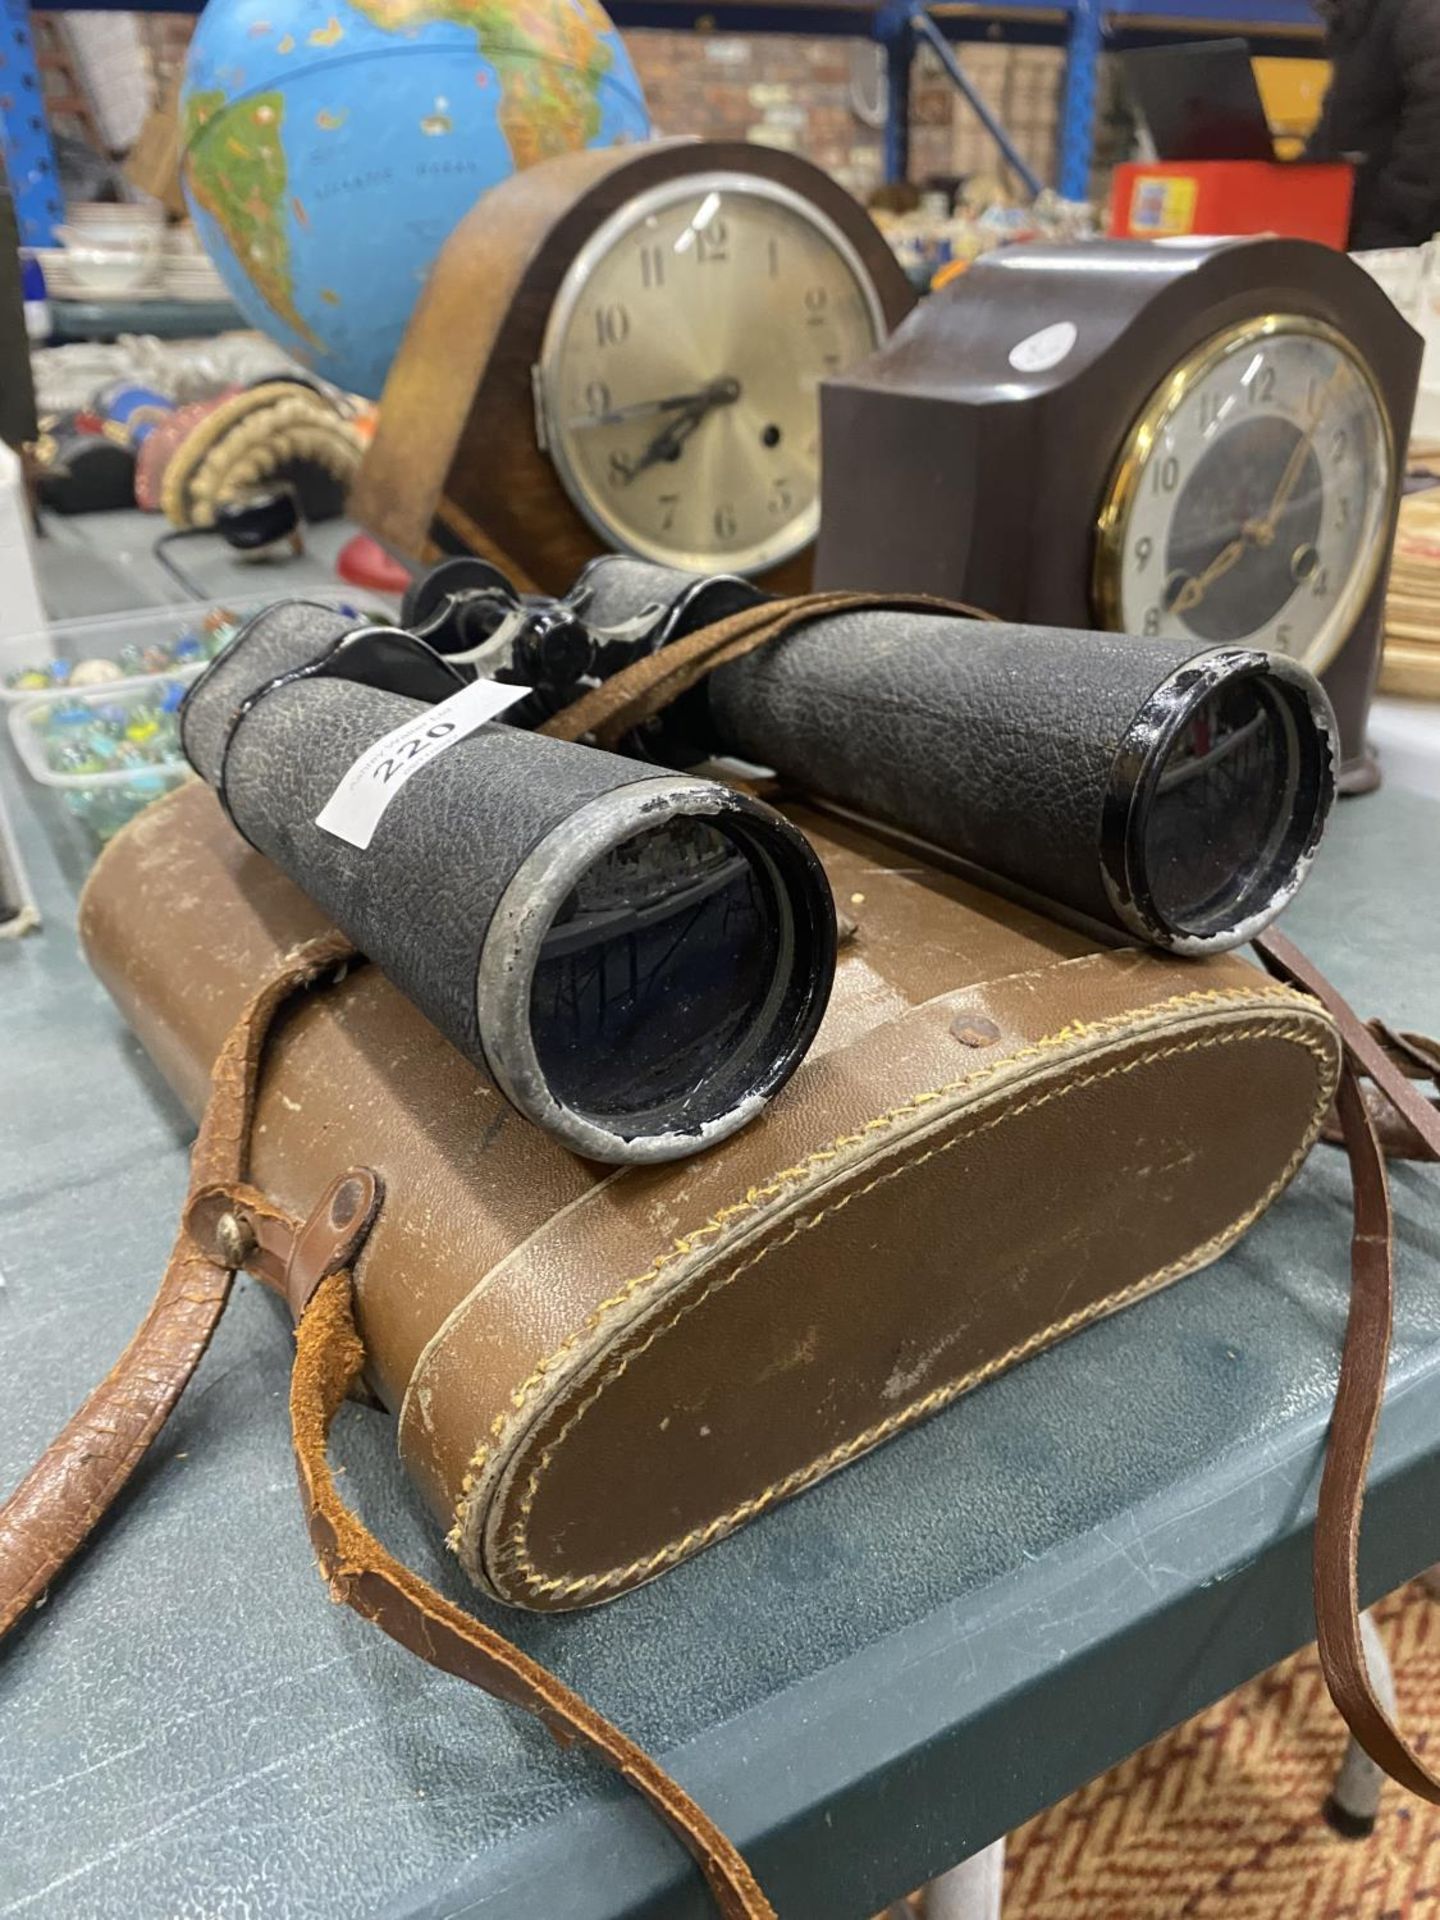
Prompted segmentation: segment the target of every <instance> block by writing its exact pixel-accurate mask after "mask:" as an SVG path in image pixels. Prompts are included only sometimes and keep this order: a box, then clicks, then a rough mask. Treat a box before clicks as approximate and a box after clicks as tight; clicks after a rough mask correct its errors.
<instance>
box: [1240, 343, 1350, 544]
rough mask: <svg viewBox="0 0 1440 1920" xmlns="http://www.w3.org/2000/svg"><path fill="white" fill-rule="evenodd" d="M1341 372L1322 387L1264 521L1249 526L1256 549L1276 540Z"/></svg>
mask: <svg viewBox="0 0 1440 1920" xmlns="http://www.w3.org/2000/svg"><path fill="white" fill-rule="evenodd" d="M1341 371H1342V368H1341V367H1336V369H1335V371H1334V372H1333V373H1332V374H1331V375H1330V377H1329V379H1328V380H1327V381H1326V382H1325V384H1324V386H1323V387H1321V389H1320V393H1319V396H1318V398H1317V399H1316V401H1315V407H1314V411H1313V413H1312V415H1311V420H1310V425H1309V426H1308V427H1307V428H1306V429H1305V431H1304V433H1302V434H1301V436H1300V438H1299V439H1298V440H1297V441H1296V442H1295V445H1294V446H1293V447H1292V448H1291V449H1290V458H1289V460H1287V461H1286V463H1285V471H1284V473H1282V474H1281V476H1280V484H1279V486H1278V487H1276V489H1275V492H1274V494H1273V495H1272V497H1271V500H1270V505H1269V506H1268V507H1267V508H1266V509H1265V516H1264V518H1263V519H1261V520H1252V521H1248V522H1247V523H1246V526H1247V531H1248V533H1249V535H1250V538H1251V539H1252V540H1254V542H1255V544H1256V545H1257V546H1261V547H1268V546H1269V544H1270V542H1271V541H1272V540H1273V539H1274V538H1275V523H1276V521H1277V520H1278V519H1279V518H1280V515H1281V514H1282V513H1283V512H1284V511H1285V508H1286V506H1287V505H1288V503H1289V500H1290V496H1291V494H1292V493H1294V491H1295V488H1296V486H1297V484H1298V483H1299V479H1300V475H1301V474H1302V473H1303V472H1304V471H1305V460H1306V456H1307V455H1308V454H1309V452H1310V449H1311V447H1313V446H1314V444H1315V435H1316V433H1317V432H1318V431H1319V428H1320V424H1321V422H1322V421H1323V419H1324V417H1325V403H1326V401H1327V400H1328V399H1329V397H1330V394H1331V392H1332V390H1333V389H1334V386H1335V383H1336V381H1337V380H1338V379H1339V377H1340V374H1341Z"/></svg>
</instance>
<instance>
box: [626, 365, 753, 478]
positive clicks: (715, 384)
mask: <svg viewBox="0 0 1440 1920" xmlns="http://www.w3.org/2000/svg"><path fill="white" fill-rule="evenodd" d="M739 398H740V382H739V381H738V380H733V379H731V378H730V377H729V375H728V374H727V375H726V376H725V377H724V378H723V379H720V380H712V381H711V383H710V385H709V386H708V387H706V388H705V389H704V391H703V392H701V393H698V394H696V396H695V397H694V399H693V400H692V402H691V403H690V405H689V406H688V407H687V408H686V409H685V411H684V412H683V413H677V414H676V416H675V418H674V419H673V420H671V421H670V422H669V424H668V425H667V426H663V427H662V428H661V429H660V431H659V433H657V434H656V436H655V438H654V439H653V440H652V441H651V442H650V444H649V446H648V447H646V448H645V450H644V452H643V453H642V454H641V455H640V457H639V458H638V459H637V460H636V461H635V462H634V463H633V465H632V466H631V467H630V470H629V472H628V473H627V474H626V475H625V476H624V479H623V481H622V482H621V484H622V485H624V486H627V487H628V486H629V485H630V483H631V482H632V481H633V480H635V479H636V478H638V476H639V475H640V474H642V473H644V471H645V469H646V468H647V467H653V466H655V465H656V464H657V463H658V462H659V461H661V460H678V459H679V458H680V455H681V452H682V450H683V449H684V446H685V442H686V441H687V440H688V439H689V438H690V436H691V434H692V433H694V431H695V429H696V428H697V427H698V426H699V425H700V423H701V421H702V420H704V419H705V417H706V415H707V414H710V413H712V412H713V411H714V410H715V408H716V407H728V406H730V405H731V404H732V403H733V402H734V401H736V400H738V399H739Z"/></svg>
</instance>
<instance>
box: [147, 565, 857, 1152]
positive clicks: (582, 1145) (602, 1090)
mask: <svg viewBox="0 0 1440 1920" xmlns="http://www.w3.org/2000/svg"><path fill="white" fill-rule="evenodd" d="M475 691H479V692H482V693H483V692H484V686H483V685H482V686H479V687H478V688H477V687H475V686H473V685H472V686H471V687H470V688H469V689H467V683H466V681H465V679H464V678H463V677H462V676H461V675H460V674H459V673H457V672H456V670H455V669H454V668H453V667H452V666H450V665H448V664H447V663H446V662H445V661H444V660H443V659H442V658H441V657H440V656H439V655H438V654H436V653H435V652H434V651H433V650H432V649H431V648H430V647H428V646H426V645H425V643H424V642H422V641H419V640H417V639H415V638H414V636H413V635H410V634H408V633H405V632H402V631H400V630H397V629H386V628H360V629H358V630H355V629H353V626H352V623H351V622H349V621H347V620H345V619H343V618H342V617H341V616H339V615H337V614H335V613H332V612H329V611H327V610H324V609H321V608H315V607H307V606H303V605H299V604H295V603H291V604H282V605H280V606H276V607H272V608H270V609H269V610H268V611H267V612H265V613H263V614H261V615H260V616H258V618H257V619H256V620H254V621H252V622H251V624H250V625H249V627H247V628H246V629H245V630H244V631H243V632H242V633H241V634H240V635H238V636H237V637H236V639H235V641H234V642H233V643H232V644H231V646H230V647H229V648H228V649H227V651H226V652H225V653H224V654H222V655H221V656H220V657H219V658H218V659H217V660H216V661H215V662H214V663H213V665H212V666H211V667H210V668H209V669H208V670H207V671H206V673H205V674H204V675H202V676H201V678H200V679H199V680H197V681H196V683H195V685H194V687H193V688H192V689H191V691H190V694H189V696H188V698H187V700H186V703H185V708H184V712H183V714H182V739H183V742H184V746H185V751H186V755H187V757H188V758H189V760H190V762H191V764H192V765H193V766H194V767H195V769H196V771H197V772H198V773H200V774H201V775H202V776H203V777H204V778H205V779H206V780H207V781H208V782H209V783H210V784H211V786H213V787H214V788H215V789H216V791H217V793H218V794H219V795H220V798H221V801H222V803H223V804H224V806H225V808H226V810H227V812H228V813H229V815H230V818H231V819H232V821H233V822H234V823H235V825H236V826H237V827H238V828H239V830H240V831H241V833H242V834H244V836H245V837H246V839H247V840H249V841H250V842H251V844H252V845H254V846H255V847H257V848H258V849H259V850H260V851H261V852H262V853H265V854H267V855H269V857H270V858H271V859H273V860H274V861H275V862H276V864H277V865H279V866H280V867H281V868H282V869H283V870H284V871H285V872H286V873H288V874H289V875H290V877H291V878H292V879H293V880H295V881H296V882H297V884H298V885H300V886H301V887H302V888H303V889H304V890H305V891H306V892H307V893H308V894H310V896H311V897H312V899H314V900H315V901H316V902H317V903H318V904H319V905H320V906H321V907H323V908H324V909H325V911H326V912H327V913H329V914H330V915H331V917H332V918H333V919H334V920H335V922H336V924H337V925H338V926H340V927H341V928H343V929H344V931H345V932H346V933H348V934H349V935H350V937H351V938H352V939H353V940H354V941H355V943H356V945H357V946H358V947H360V948H361V949H362V951H364V952H365V953H366V954H368V955H369V957H370V958H371V959H373V960H374V961H375V962H376V964H377V965H378V966H380V967H381V968H382V969H383V971H384V972H385V973H387V974H388V975H389V976H390V978H391V979H392V980H394V982H395V983H396V985H397V986H399V987H400V988H401V989H402V990H403V991H404V992H405V993H406V994H407V995H408V996H409V997H410V998H411V999H412V1000H413V1001H414V1002H415V1003H416V1005H417V1006H419V1007H420V1009H421V1010H422V1012H424V1013H425V1014H426V1015H428V1017H429V1018H430V1019H431V1020H432V1021H433V1022H434V1023H435V1025H436V1026H438V1027H439V1028H440V1030H441V1031H442V1032H443V1033H444V1034H445V1035H446V1036H447V1037H448V1038H449V1039H450V1040H451V1041H452V1042H453V1043H454V1045H456V1046H457V1047H458V1048H459V1049H460V1050H461V1052H462V1053H464V1054H466V1055H467V1056H468V1057H469V1058H470V1059H471V1060H473V1061H474V1062H475V1064H476V1065H477V1066H479V1067H481V1068H482V1069H483V1070H484V1071H485V1072H486V1073H487V1074H488V1076H489V1077H490V1078H491V1080H492V1081H493V1082H494V1084H495V1085H496V1086H497V1087H498V1089H499V1090H500V1092H501V1093H503V1094H504V1095H505V1097H506V1098H507V1099H508V1100H509V1101H510V1102H511V1104H512V1105H513V1106H515V1107H516V1108H517V1109H518V1110H519V1111H520V1112H521V1113H523V1114H524V1115H525V1116H526V1117H527V1118H528V1119H530V1120H532V1121H534V1122H535V1123H536V1125H538V1126H542V1127H545V1128H546V1129H547V1130H548V1131H550V1132H551V1133H554V1134H556V1135H557V1136H558V1137H559V1138H561V1139H562V1140H564V1141H565V1142H566V1144H567V1145H568V1146H570V1147H572V1148H573V1149H574V1150H575V1151H576V1152H577V1153H582V1154H585V1155H587V1156H589V1157H591V1158H593V1159H598V1160H608V1161H622V1162H623V1161H645V1160H666V1159H673V1158H676V1157H678V1156H681V1155H684V1154H688V1153H694V1152H696V1151H697V1150H698V1149H699V1148H701V1147H705V1146H708V1145H710V1144H711V1143H713V1142H715V1141H718V1140H723V1139H724V1138H725V1137H726V1136H727V1135H728V1134H730V1133H733V1132H734V1131H735V1130H736V1129H737V1128H739V1127H742V1126H744V1125H745V1124H746V1123H747V1122H748V1121H749V1120H751V1119H753V1118H754V1117H755V1115H756V1114H757V1113H758V1112H759V1111H760V1110H761V1109H762V1107H763V1106H764V1105H765V1103H766V1101H767V1100H768V1099H769V1098H770V1097H771V1095H773V1094H774V1093H775V1092H776V1091H777V1089H778V1088H779V1087H781V1086H782V1085H783V1084H784V1082H785V1081H786V1079H788V1077H789V1075H790V1074H791V1072H792V1071H793V1070H794V1068H795V1067H796V1066H797V1065H798V1063H799V1062H800V1060H801V1059H803V1057H804V1055H805V1052H806V1050H807V1049H808V1047H809V1045H810V1042H811V1040H812V1039H813V1038H814V1035H815V1030H816V1028H817V1027H818V1025H819V1023H820V1019H821V1016H822V1014H823V1013H824V1010H825V1004H826V1000H827V998H828V996H829V991H830V985H831V980H832V978H833V975H834V969H835V915H834V907H833V904H832V902H831V898H830V890H829V887H828V885H827V884H826V881H825V876H824V873H823V871H822V869H821V867H820V863H819V861H818V860H817V859H816V857H815V854H814V852H813V851H812V849H811V847H810V844H809V842H808V841H807V840H806V839H805V838H804V836H803V835H802V834H800V833H799V832H798V831H797V830H796V829H795V828H794V827H792V826H791V825H790V824H789V822H788V821H786V820H785V819H784V818H783V817H782V816H781V815H780V814H778V813H776V812H774V811H773V809H771V808H769V807H766V806H764V805H762V804H761V803H760V802H759V801H756V800H753V799H751V798H749V797H748V796H746V795H745V794H742V793H738V792H736V791H735V790H734V789H732V788H730V787H728V786H726V785H724V784H722V783H721V782H719V781H715V780H703V779H697V778H696V777H694V776H693V775H690V774H684V773H673V772H669V771H667V770H665V769H662V768H658V767H653V766H646V765H644V764H643V763H641V762H638V761H635V760H630V759H622V758H620V757H618V756H616V755H613V754H607V753H600V752H597V751H596V750H595V749H593V748H590V747H582V746H570V745H567V744H566V743H564V742H561V741H556V740H548V739H544V738H542V737H540V736H538V735H535V734H530V733H525V732H522V731H519V730H517V729H515V728H513V727H507V726H503V725H496V724H479V723H478V722H477V720H476V718H475V715H476V714H477V713H482V712H483V711H484V710H485V707H486V706H489V707H490V708H492V709H493V705H494V702H493V700H491V701H488V702H486V703H484V704H483V705H480V706H476V707H474V708H473V709H471V710H470V711H466V710H465V708H464V705H463V703H464V702H465V700H466V699H467V697H468V694H469V693H470V692H475ZM457 695H458V696H459V700H458V702H457V699H456V696H457ZM412 769H418V772H417V774H416V777H413V778H411V777H409V775H410V772H411V770H412Z"/></svg>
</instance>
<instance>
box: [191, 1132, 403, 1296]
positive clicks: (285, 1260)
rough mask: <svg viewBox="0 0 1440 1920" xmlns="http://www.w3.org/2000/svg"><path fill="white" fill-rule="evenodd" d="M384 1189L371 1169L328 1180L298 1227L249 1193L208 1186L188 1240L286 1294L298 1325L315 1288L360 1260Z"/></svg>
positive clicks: (198, 1199)
mask: <svg viewBox="0 0 1440 1920" xmlns="http://www.w3.org/2000/svg"><path fill="white" fill-rule="evenodd" d="M383 1198H384V1188H383V1186H382V1184H381V1181H380V1176H379V1175H378V1174H377V1173H374V1172H372V1171H371V1169H370V1168H369V1167H351V1168H350V1169H349V1170H348V1172H345V1173H342V1174H340V1175H339V1176H338V1177H337V1178H336V1179H334V1180H332V1181H331V1182H330V1184H329V1186H328V1187H326V1189H325V1191H324V1192H323V1193H322V1194H321V1196H320V1198H319V1200H318V1201H317V1202H316V1203H315V1205H314V1207H313V1208H312V1209H311V1211H310V1213H309V1215H308V1217H307V1218H306V1219H304V1220H303V1221H297V1220H295V1219H294V1218H293V1217H292V1216H291V1215H290V1214H288V1213H284V1212H282V1211H281V1209H280V1208H278V1207H275V1206H272V1205H271V1204H270V1202H269V1201H268V1200H267V1199H266V1198H265V1196H264V1194H262V1193H259V1192H257V1191H256V1189H255V1188H254V1187H247V1186H233V1187H206V1188H203V1189H202V1190H201V1191H200V1192H199V1193H197V1194H196V1195H195V1196H194V1198H193V1199H192V1200H191V1202H190V1205H189V1207H188V1208H187V1209H186V1215H185V1225H186V1227H187V1228H188V1230H189V1232H190V1235H191V1237H192V1238H193V1239H194V1241H195V1243H196V1245H197V1246H199V1247H200V1248H201V1249H202V1251H203V1252H204V1253H205V1255H206V1256H207V1258H209V1259H211V1260H213V1261H214V1262H215V1264H216V1265H217V1266H221V1267H228V1268H230V1269H232V1270H233V1269H235V1268H239V1267H244V1268H245V1270H246V1271H247V1272H248V1273H253V1274H254V1276H255V1278H256V1279H257V1280H260V1281H263V1283H264V1284H265V1285H266V1286H267V1287H269V1288H270V1289H271V1291H272V1292H274V1293H278V1294H280V1295H282V1296H283V1298H284V1299H285V1301H286V1302H287V1304H288V1305H289V1308H290V1312H291V1314H292V1315H293V1317H294V1318H295V1319H296V1320H297V1321H298V1320H299V1318H300V1316H301V1314H302V1313H303V1312H304V1311H305V1309H306V1307H307V1306H309V1304H310V1301H311V1298H312V1297H313V1295H314V1293H315V1289H316V1288H317V1287H318V1286H319V1285H320V1282H321V1281H322V1280H324V1279H326V1278H327V1277H328V1276H329V1275H330V1274H332V1273H339V1272H340V1270H341V1269H342V1268H344V1267H349V1266H353V1264H354V1263H355V1261H356V1260H357V1259H358V1258H359V1255H360V1250H361V1248H362V1247H363V1246H364V1244H365V1241H366V1238H367V1237H368V1235H369V1232H370V1229H371V1227H372V1226H373V1225H374V1223H375V1217H376V1215H377V1214H378V1213H379V1211H380V1203H381V1201H382V1199H383Z"/></svg>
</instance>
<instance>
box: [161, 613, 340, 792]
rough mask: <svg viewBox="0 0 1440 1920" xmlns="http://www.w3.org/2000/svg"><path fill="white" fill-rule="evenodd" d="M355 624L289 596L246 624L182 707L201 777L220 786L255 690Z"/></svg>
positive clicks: (186, 740)
mask: <svg viewBox="0 0 1440 1920" xmlns="http://www.w3.org/2000/svg"><path fill="white" fill-rule="evenodd" d="M355 626H356V622H355V621H354V620H353V619H351V618H349V617H347V615H345V614H343V613H338V612H337V611H336V610H335V608H333V607H322V606H318V605H313V604H312V603H311V602H309V601H307V600H284V601H281V602H280V604H279V605H278V606H274V607H267V608H266V609H265V611H264V612H263V613H259V614H256V616H255V618H254V619H253V620H251V621H250V622H249V624H248V625H247V626H245V627H242V628H241V630H240V632H239V633H238V634H237V635H236V636H235V638H234V639H233V640H232V641H231V642H230V645H229V646H228V647H227V648H226V649H225V651H224V652H223V653H222V654H220V655H219V656H218V657H217V658H216V659H215V660H213V661H212V662H211V664H210V665H209V666H208V667H207V668H206V670H205V672H204V673H203V674H202V675H201V676H200V678H199V679H198V680H197V681H196V682H195V684H194V686H193V687H192V688H191V690H190V694H189V697H188V698H187V699H186V701H185V704H184V706H183V707H182V708H181V710H180V740H181V744H182V745H183V747H184V749H185V757H186V759H187V760H188V761H189V762H190V764H191V766H192V767H194V769H195V771H196V772H197V773H198V774H199V775H200V778H201V779H202V780H205V781H207V782H208V783H209V784H210V785H211V786H212V787H218V786H219V784H220V768H221V764H222V762H223V760H224V757H225V742H226V741H227V740H228V739H229V737H230V729H231V728H232V727H233V726H234V724H235V719H236V716H237V715H238V713H239V711H240V709H241V707H242V706H243V705H244V704H245V702H246V701H247V700H248V699H249V698H250V697H251V695H252V694H254V693H257V692H258V691H259V689H260V688H261V687H263V686H265V685H266V683H267V682H268V681H271V680H278V679H279V677H280V675H281V674H282V673H294V672H295V671H296V670H297V669H298V668H300V667H303V666H307V665H308V664H309V663H310V661H312V660H315V659H317V658H318V657H319V656H320V655H321V654H322V653H324V652H325V650H326V648H327V647H328V646H330V645H331V644H333V642H334V641H336V640H338V639H339V638H340V637H341V635H342V634H346V633H351V632H353V631H354V629H355Z"/></svg>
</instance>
